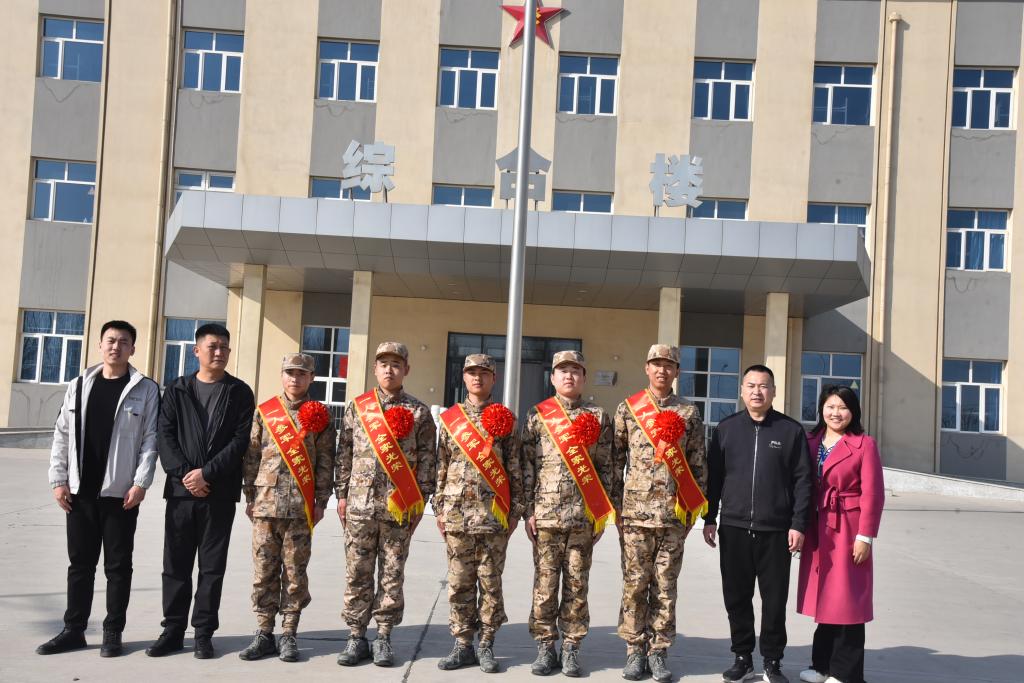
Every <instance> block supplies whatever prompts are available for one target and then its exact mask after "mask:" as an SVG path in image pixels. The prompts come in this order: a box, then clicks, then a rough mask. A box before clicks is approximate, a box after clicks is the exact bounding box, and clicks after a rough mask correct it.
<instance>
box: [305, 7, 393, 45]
mask: <svg viewBox="0 0 1024 683" xmlns="http://www.w3.org/2000/svg"><path fill="white" fill-rule="evenodd" d="M380 3H381V0H320V15H319V17H318V19H317V21H318V26H317V32H318V33H319V34H320V37H321V38H349V39H352V40H380Z"/></svg>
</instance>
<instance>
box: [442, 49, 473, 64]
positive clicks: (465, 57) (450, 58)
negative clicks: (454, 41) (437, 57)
mask: <svg viewBox="0 0 1024 683" xmlns="http://www.w3.org/2000/svg"><path fill="white" fill-rule="evenodd" d="M441 66H469V50H453V49H451V48H447V47H445V48H441Z"/></svg>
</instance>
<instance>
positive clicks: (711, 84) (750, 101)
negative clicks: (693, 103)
mask: <svg viewBox="0 0 1024 683" xmlns="http://www.w3.org/2000/svg"><path fill="white" fill-rule="evenodd" d="M696 62H718V63H720V64H721V65H722V68H721V70H720V74H721V75H720V77H719V78H696V77H695V78H694V79H693V90H694V100H696V93H697V84H698V83H706V84H707V86H708V111H707V114H706V115H705V116H694V117H693V118H695V119H700V120H702V121H752V120H753V119H754V69H755V65H754V63H753V62H745V61H743V60H735V59H723V60H719V59H695V60H694V63H695V64H696ZM726 64H750V66H751V74H750V80H749V81H745V80H740V79H735V78H726V77H725V65H726ZM715 83H729V84H730V87H729V118H727V119H712V118H711V109H712V102H713V96H714V89H715ZM738 85H746V86H748V87H749V88H750V95H749V96H748V97H747V118H745V119H739V118H736V116H735V113H736V86H738Z"/></svg>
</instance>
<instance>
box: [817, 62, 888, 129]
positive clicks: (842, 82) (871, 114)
mask: <svg viewBox="0 0 1024 683" xmlns="http://www.w3.org/2000/svg"><path fill="white" fill-rule="evenodd" d="M814 66H816V67H818V66H838V67H839V68H840V69H842V72H841V75H840V76H839V82H838V83H818V82H817V81H815V82H813V83H812V84H811V88H812V95H811V120H812V123H817V124H819V125H824V126H873V125H875V106H874V105H875V81H876V80H877V77H878V75H877V71H878V69H876V68H875V65H874V64H835V63H832V62H815V63H814ZM848 67H852V68H854V69H863V68H869V69H871V83H870V84H869V85H864V84H863V83H847V82H846V69H847V68H848ZM812 80H813V79H812ZM837 87H841V88H864V89H866V90H868V94H869V97H870V99H869V101H868V120H867V123H833V122H832V97H833V95H834V92H833V91H834V90H835V88H837ZM816 88H826V89H828V107H827V109H826V111H827V112H828V113H827V115H826V117H825V120H824V121H814V120H813V119H814V95H813V90H814V89H816Z"/></svg>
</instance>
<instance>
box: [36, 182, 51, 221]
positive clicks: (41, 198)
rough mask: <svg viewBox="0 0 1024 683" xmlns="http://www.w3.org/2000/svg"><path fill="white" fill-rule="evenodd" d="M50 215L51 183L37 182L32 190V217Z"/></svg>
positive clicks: (42, 217)
mask: <svg viewBox="0 0 1024 683" xmlns="http://www.w3.org/2000/svg"><path fill="white" fill-rule="evenodd" d="M49 217H50V183H35V187H34V188H33V190H32V218H41V219H43V220H46V219H48V218H49Z"/></svg>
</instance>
